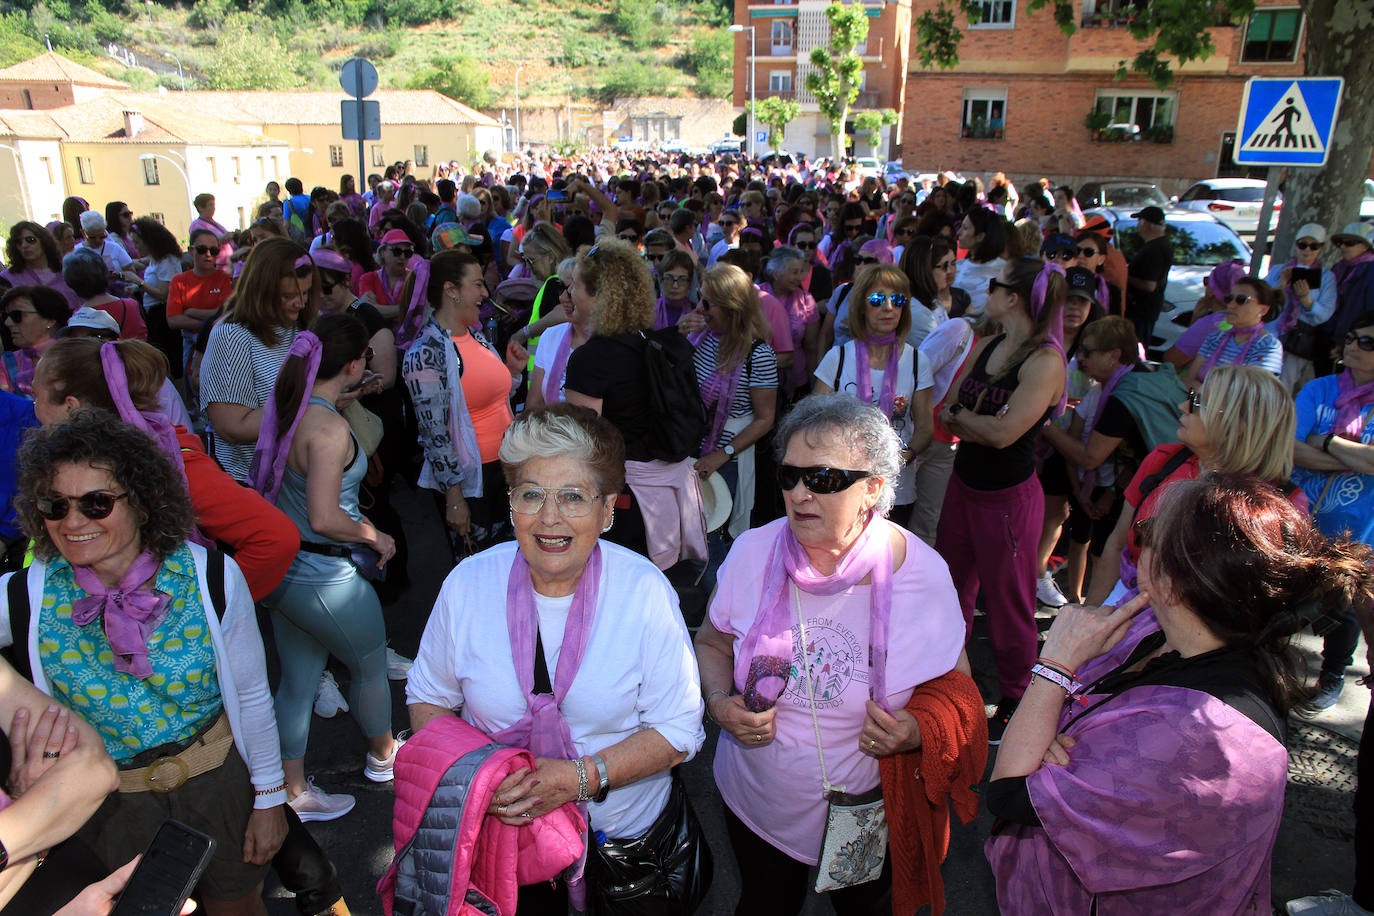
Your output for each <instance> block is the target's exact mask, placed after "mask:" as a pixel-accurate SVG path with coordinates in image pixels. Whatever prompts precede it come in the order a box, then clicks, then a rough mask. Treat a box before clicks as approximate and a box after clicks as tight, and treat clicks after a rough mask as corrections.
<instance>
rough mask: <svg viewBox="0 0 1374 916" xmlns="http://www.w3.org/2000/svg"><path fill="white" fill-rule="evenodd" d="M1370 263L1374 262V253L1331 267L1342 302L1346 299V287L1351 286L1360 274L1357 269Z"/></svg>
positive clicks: (1338, 262)
mask: <svg viewBox="0 0 1374 916" xmlns="http://www.w3.org/2000/svg"><path fill="white" fill-rule="evenodd" d="M1370 261H1374V251H1366V252H1365V253H1364V254H1357V255H1355V257H1353V258H1351V259H1350V260H1349V261H1346V260H1340V261H1337V262H1336V263H1335V264H1332V265H1331V273H1332V274H1334V275H1335V277H1336V292H1337V293H1338V294H1339V297H1340V298H1341V299H1342V300H1344V299H1345V295H1346V287H1347V286H1349V285H1350V281H1351V280H1352V279H1354V277H1355V274H1357V273H1359V271H1358V270H1357V269H1356V268H1358V267H1359V266H1360V265H1361V264H1368V263H1369V262H1370Z"/></svg>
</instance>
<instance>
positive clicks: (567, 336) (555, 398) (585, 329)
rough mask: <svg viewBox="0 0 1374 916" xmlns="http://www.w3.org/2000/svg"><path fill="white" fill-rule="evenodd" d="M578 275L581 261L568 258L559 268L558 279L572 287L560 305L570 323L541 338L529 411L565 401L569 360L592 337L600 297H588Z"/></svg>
mask: <svg viewBox="0 0 1374 916" xmlns="http://www.w3.org/2000/svg"><path fill="white" fill-rule="evenodd" d="M576 272H577V258H564V259H563V261H562V262H561V263H560V264H559V265H558V273H557V276H559V277H562V278H564V279H565V282H567V284H568V285H567V286H565V287H563V293H562V295H560V296H559V297H558V304H559V306H561V307H562V309H563V314H565V315H567V316H568V320H567V321H565V322H564V323H562V324H556V325H554V326H553V327H551V328H549V329H548V330H547V331H545V332H544V333H543V334H541V335H539V345H538V347H536V348H535V351H534V371H532V372H531V373H530V388H529V394H527V395H526V396H525V408H526V409H527V410H531V409H533V408H535V407H543V406H544V405H545V404H557V403H560V402H561V401H562V400H563V399H564V398H563V384H564V382H565V381H566V379H567V375H568V357H569V356H571V355H572V351H574V350H576V349H577V348H578V347H580V346H582V345H583V344H584V343H586V342H587V338H589V337H591V335H592V332H591V320H592V305H593V303H594V302H595V301H596V297H595V296H593V295H591V294H590V293H588V292H587V288H586V287H585V286H579V285H578V283H577V278H576Z"/></svg>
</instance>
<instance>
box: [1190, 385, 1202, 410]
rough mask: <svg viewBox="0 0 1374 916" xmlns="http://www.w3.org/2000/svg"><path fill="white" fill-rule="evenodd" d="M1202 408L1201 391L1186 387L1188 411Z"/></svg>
mask: <svg viewBox="0 0 1374 916" xmlns="http://www.w3.org/2000/svg"><path fill="white" fill-rule="evenodd" d="M1201 410H1202V392H1201V391H1198V390H1197V389H1196V388H1189V389H1188V412H1189V413H1193V414H1195V413H1199V412H1200V411H1201Z"/></svg>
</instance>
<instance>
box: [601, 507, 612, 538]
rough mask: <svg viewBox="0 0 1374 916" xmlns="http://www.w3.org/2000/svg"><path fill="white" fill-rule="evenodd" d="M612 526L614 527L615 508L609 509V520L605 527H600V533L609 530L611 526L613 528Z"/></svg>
mask: <svg viewBox="0 0 1374 916" xmlns="http://www.w3.org/2000/svg"><path fill="white" fill-rule="evenodd" d="M614 527H615V510H614V509H612V510H611V520H610V521H609V522H607V523H606V527H605V528H602V529H601V533H602V534H605V533H606V532H607V531H610V530H611V529H612V528H614Z"/></svg>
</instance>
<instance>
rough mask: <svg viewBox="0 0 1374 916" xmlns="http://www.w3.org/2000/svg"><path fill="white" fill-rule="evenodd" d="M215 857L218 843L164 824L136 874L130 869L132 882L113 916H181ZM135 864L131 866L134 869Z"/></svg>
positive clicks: (176, 825)
mask: <svg viewBox="0 0 1374 916" xmlns="http://www.w3.org/2000/svg"><path fill="white" fill-rule="evenodd" d="M214 853H215V841H214V840H213V839H212V838H211V837H208V836H206V835H205V834H203V833H201V832H200V831H199V830H193V829H192V828H190V827H187V826H186V825H185V824H183V823H181V822H179V821H174V820H171V819H170V818H169V819H167V820H165V821H163V822H162V826H160V827H158V829H157V833H155V834H154V835H153V840H152V842H151V843H149V844H148V848H147V850H146V851H145V852H144V853H143V855H142V856H141V857H140V858H139V859H137V860H136V861H137V863H138V864H137V865H135V866H134V867H133V870H132V874H129V873H127V872H126V869H128V868H129V867H130V866H129V865H126V866H125V867H124V868H123V869H120V871H118V872H115V874H114V875H111V876H110V878H107V879H106V881H102V882H101V883H100V884H99V885H93V886H94V887H102V886H104V885H105V884H106V882H109V881H112V880H113V879H114V878H115V877H116V876H117V875H119V874H120V872H125V873H126V874H127V877H128V882H127V883H126V884H125V885H124V889H123V890H122V891H120V892H119V898H118V899H117V900H115V902H114V908H113V909H111V910H110V911H109V913H110V916H178V914H180V913H182V912H183V905H184V904H185V903H186V900H187V898H188V897H190V896H191V891H193V890H195V887H196V882H198V881H199V880H200V876H201V874H203V873H204V871H205V868H206V866H208V865H209V864H210V859H211V858H213V856H214ZM133 864H134V863H130V865H133Z"/></svg>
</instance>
